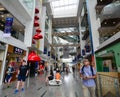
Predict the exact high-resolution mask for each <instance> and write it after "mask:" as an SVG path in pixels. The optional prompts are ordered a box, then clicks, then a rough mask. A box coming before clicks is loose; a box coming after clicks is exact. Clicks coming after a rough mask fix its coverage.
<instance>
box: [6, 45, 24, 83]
mask: <svg viewBox="0 0 120 97" xmlns="http://www.w3.org/2000/svg"><path fill="white" fill-rule="evenodd" d="M25 56H26V51H25V50H23V49H21V48H18V47H14V46H12V45H8V51H7V56H6V67H5V70H6V69H7V67H8V64H9V63H12V65H13V68H14V70H15V73H14V74H13V79H12V81H14V80H16V74H17V71H18V68H19V66H20V65H21V61H22V59H23V58H24V57H25Z"/></svg>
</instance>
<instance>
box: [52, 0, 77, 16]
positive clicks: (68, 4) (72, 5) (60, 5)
mask: <svg viewBox="0 0 120 97" xmlns="http://www.w3.org/2000/svg"><path fill="white" fill-rule="evenodd" d="M78 1H79V0H55V1H51V3H50V4H51V8H52V12H53V16H54V18H57V17H72V16H76V15H77V8H78ZM71 9H72V11H71Z"/></svg>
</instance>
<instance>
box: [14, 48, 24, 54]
mask: <svg viewBox="0 0 120 97" xmlns="http://www.w3.org/2000/svg"><path fill="white" fill-rule="evenodd" d="M23 52H24V50H22V49H20V48H17V47H14V53H16V54H23Z"/></svg>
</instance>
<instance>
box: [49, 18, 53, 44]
mask: <svg viewBox="0 0 120 97" xmlns="http://www.w3.org/2000/svg"><path fill="white" fill-rule="evenodd" d="M48 40H49V43H50V44H52V19H51V18H50V19H49V32H48Z"/></svg>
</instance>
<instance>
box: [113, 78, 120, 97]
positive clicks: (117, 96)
mask: <svg viewBox="0 0 120 97" xmlns="http://www.w3.org/2000/svg"><path fill="white" fill-rule="evenodd" d="M114 85H115V91H116V97H120V96H119V81H118V79H114Z"/></svg>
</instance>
